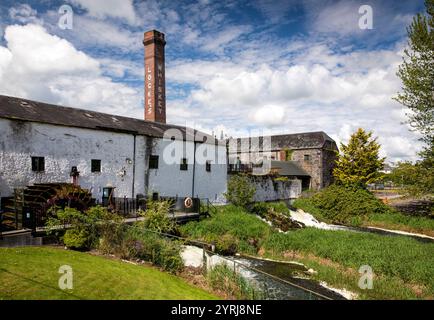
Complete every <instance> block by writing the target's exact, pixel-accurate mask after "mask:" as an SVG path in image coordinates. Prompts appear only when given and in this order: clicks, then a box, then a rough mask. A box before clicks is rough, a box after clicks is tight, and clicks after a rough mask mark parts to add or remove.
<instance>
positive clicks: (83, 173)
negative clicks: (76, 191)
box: [0, 119, 144, 199]
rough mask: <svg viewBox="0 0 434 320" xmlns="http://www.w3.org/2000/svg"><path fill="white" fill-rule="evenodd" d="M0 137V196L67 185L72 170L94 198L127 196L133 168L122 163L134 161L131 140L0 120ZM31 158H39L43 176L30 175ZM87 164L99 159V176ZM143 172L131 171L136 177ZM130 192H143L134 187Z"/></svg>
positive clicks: (121, 136) (132, 141) (85, 130)
mask: <svg viewBox="0 0 434 320" xmlns="http://www.w3.org/2000/svg"><path fill="white" fill-rule="evenodd" d="M0 137H1V138H0V192H1V196H2V197H5V196H11V195H12V194H13V189H14V188H18V187H25V186H27V185H32V184H34V183H46V182H71V178H70V176H69V173H70V171H71V167H72V166H77V168H78V171H79V172H80V177H79V183H80V185H81V186H82V187H84V188H87V189H89V190H90V191H91V192H92V194H93V196H94V197H95V198H97V199H100V198H101V197H102V188H103V187H110V186H112V187H116V189H115V196H117V197H123V196H127V197H131V196H133V195H132V181H133V164H132V162H131V163H130V161H127V159H131V160H133V158H134V152H133V150H134V136H133V135H129V134H123V133H112V132H105V131H99V130H88V129H81V128H70V127H62V126H54V125H47V124H39V123H30V122H21V121H10V120H6V119H0ZM32 156H38V157H44V158H45V171H44V172H33V171H32V165H31V157H32ZM140 156H141V157H143V154H141V155H140ZM91 159H99V160H101V172H100V173H92V172H91ZM139 160H140V159H139ZM136 163H137V164H143V161H137V160H136ZM143 169H144V168H143V167H142V170H140V168H139V169H138V170H137V168H136V172H137V173H138V175H140V172H141V171H142V172H143ZM135 188H136V190H135V192H136V193H137V192H140V191H141V192H143V191H144V186H143V185H140V184H139V183H136V184H135Z"/></svg>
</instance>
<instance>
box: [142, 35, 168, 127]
mask: <svg viewBox="0 0 434 320" xmlns="http://www.w3.org/2000/svg"><path fill="white" fill-rule="evenodd" d="M143 45H144V46H145V120H149V121H155V122H161V123H166V79H165V66H164V63H165V59H164V46H165V45H166V41H165V40H164V34H163V33H161V32H159V31H157V30H150V31H147V32H145V36H144V39H143Z"/></svg>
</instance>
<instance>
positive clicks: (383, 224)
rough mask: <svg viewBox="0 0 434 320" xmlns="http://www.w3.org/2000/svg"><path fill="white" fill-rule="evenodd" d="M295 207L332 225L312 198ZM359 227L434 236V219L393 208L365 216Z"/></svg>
mask: <svg viewBox="0 0 434 320" xmlns="http://www.w3.org/2000/svg"><path fill="white" fill-rule="evenodd" d="M293 206H294V207H295V208H299V209H302V210H303V211H305V212H308V213H310V214H312V215H313V216H314V217H315V218H317V219H318V220H320V221H323V222H326V223H332V221H330V219H327V217H326V216H325V215H324V213H323V212H322V210H321V209H319V208H317V207H316V206H315V205H314V204H313V203H312V201H311V200H310V198H300V199H297V200H295V201H294V203H293ZM358 225H361V226H365V227H380V228H386V229H392V230H400V231H407V232H414V233H422V234H425V235H428V236H434V219H430V218H427V217H420V216H409V215H405V214H402V213H400V212H398V211H396V210H394V209H393V208H390V210H389V212H387V213H376V214H371V215H368V216H365V217H364V219H363V220H361V223H360V224H358Z"/></svg>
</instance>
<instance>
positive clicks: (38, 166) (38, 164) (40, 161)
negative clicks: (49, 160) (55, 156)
mask: <svg viewBox="0 0 434 320" xmlns="http://www.w3.org/2000/svg"><path fill="white" fill-rule="evenodd" d="M32 171H35V172H43V171H45V158H44V157H32Z"/></svg>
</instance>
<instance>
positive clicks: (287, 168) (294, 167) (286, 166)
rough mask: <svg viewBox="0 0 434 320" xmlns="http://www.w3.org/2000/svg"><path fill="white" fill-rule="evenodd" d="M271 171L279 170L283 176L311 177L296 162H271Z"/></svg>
mask: <svg viewBox="0 0 434 320" xmlns="http://www.w3.org/2000/svg"><path fill="white" fill-rule="evenodd" d="M271 169H275V170H277V172H278V173H279V175H281V176H310V175H309V174H308V173H307V172H306V171H304V170H303V169H302V168H301V167H299V166H298V164H297V162H296V161H277V160H271Z"/></svg>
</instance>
